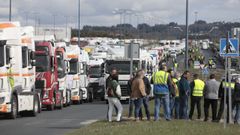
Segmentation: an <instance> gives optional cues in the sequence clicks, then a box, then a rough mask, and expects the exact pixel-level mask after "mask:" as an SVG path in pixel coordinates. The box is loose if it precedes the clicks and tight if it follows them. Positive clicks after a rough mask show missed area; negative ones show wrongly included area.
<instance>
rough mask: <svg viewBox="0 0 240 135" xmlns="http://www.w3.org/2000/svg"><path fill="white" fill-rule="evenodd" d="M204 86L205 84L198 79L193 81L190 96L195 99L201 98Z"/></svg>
mask: <svg viewBox="0 0 240 135" xmlns="http://www.w3.org/2000/svg"><path fill="white" fill-rule="evenodd" d="M204 86H205V83H204V82H203V81H202V80H200V79H196V80H194V88H193V93H192V95H193V96H195V97H202V96H203V89H204Z"/></svg>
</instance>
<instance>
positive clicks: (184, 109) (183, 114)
mask: <svg viewBox="0 0 240 135" xmlns="http://www.w3.org/2000/svg"><path fill="white" fill-rule="evenodd" d="M179 101H180V108H179V114H180V119H188V96H181V97H180V98H179Z"/></svg>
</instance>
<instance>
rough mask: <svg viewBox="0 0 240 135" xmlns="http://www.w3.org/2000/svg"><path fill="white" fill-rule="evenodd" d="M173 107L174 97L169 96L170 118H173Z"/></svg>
mask: <svg viewBox="0 0 240 135" xmlns="http://www.w3.org/2000/svg"><path fill="white" fill-rule="evenodd" d="M174 105H175V97H172V96H170V113H171V118H173V110H174Z"/></svg>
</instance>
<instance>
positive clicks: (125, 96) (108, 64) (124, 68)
mask: <svg viewBox="0 0 240 135" xmlns="http://www.w3.org/2000/svg"><path fill="white" fill-rule="evenodd" d="M140 67H141V62H140V60H139V59H135V60H133V72H136V71H137V70H138V69H140ZM113 68H117V70H118V82H119V84H120V87H121V94H122V96H121V99H120V100H122V101H128V100H129V98H130V94H129V92H128V89H127V84H128V81H129V80H130V77H131V76H130V60H129V59H110V60H106V61H105V69H104V72H105V73H104V74H105V77H104V78H105V80H106V79H107V78H108V76H109V75H110V72H111V70H112V69H113ZM106 87H107V86H106V83H105V100H107V90H106V89H107V88H106Z"/></svg>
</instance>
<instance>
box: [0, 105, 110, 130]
mask: <svg viewBox="0 0 240 135" xmlns="http://www.w3.org/2000/svg"><path fill="white" fill-rule="evenodd" d="M106 111H107V105H106V104H105V102H97V103H92V104H90V103H89V104H82V105H72V106H70V107H67V108H64V109H63V110H55V111H43V112H42V113H41V114H39V115H38V116H37V117H20V118H17V119H15V120H8V119H0V135H63V134H66V133H68V132H71V131H72V130H74V129H78V128H80V127H81V126H84V125H85V124H87V123H88V122H91V121H94V120H97V119H105V118H106Z"/></svg>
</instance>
